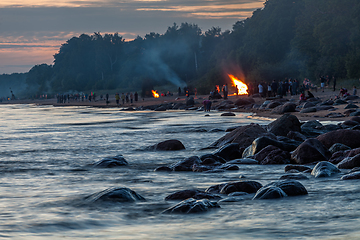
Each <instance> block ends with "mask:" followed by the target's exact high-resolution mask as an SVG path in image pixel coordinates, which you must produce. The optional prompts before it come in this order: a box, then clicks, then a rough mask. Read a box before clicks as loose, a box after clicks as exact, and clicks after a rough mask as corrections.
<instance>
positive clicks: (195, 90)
mask: <svg viewBox="0 0 360 240" xmlns="http://www.w3.org/2000/svg"><path fill="white" fill-rule="evenodd" d="M194 93H195V98H196V95H197V89H196V88H195V89H194ZM168 96H170V92H168Z"/></svg>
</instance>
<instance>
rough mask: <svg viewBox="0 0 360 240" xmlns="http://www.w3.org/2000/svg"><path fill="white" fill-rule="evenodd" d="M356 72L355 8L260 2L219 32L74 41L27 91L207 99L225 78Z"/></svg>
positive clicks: (308, 1)
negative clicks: (146, 90)
mask: <svg viewBox="0 0 360 240" xmlns="http://www.w3.org/2000/svg"><path fill="white" fill-rule="evenodd" d="M359 64H360V1H358V0H267V1H266V2H265V3H264V7H263V8H261V9H257V10H256V11H254V12H253V15H252V16H251V17H249V18H247V19H246V20H241V21H238V22H236V23H234V25H233V27H232V29H231V30H226V31H222V30H221V28H219V27H212V28H211V29H209V30H207V31H205V32H203V31H202V30H201V29H200V28H199V27H198V25H196V24H192V23H181V24H180V25H177V24H176V23H174V24H173V25H172V26H169V27H168V29H167V30H166V32H165V33H164V34H159V33H154V32H151V33H149V34H146V35H145V36H144V37H140V36H138V37H137V38H135V39H134V40H131V41H125V39H124V38H123V37H122V36H120V35H119V34H118V33H114V34H104V35H103V34H101V33H94V34H92V35H87V34H82V35H80V36H78V37H73V38H71V39H69V40H67V41H66V42H65V43H64V44H62V45H61V47H60V49H59V51H58V52H57V53H56V54H55V55H54V62H53V64H51V65H47V64H40V65H36V66H34V67H33V68H32V69H31V70H30V71H29V72H28V73H26V83H27V85H28V86H29V87H30V86H31V87H32V88H34V86H36V88H35V89H36V92H37V93H38V94H43V93H57V92H67V91H78V92H79V91H91V90H114V89H129V90H132V91H135V90H137V91H139V89H141V87H144V86H163V85H171V86H173V87H174V89H175V88H177V87H184V86H195V87H197V89H198V92H199V93H208V92H209V91H210V89H212V88H213V86H214V85H219V84H225V83H226V82H229V78H228V75H227V74H229V73H230V74H233V75H235V76H237V77H238V78H240V79H243V80H245V82H247V83H249V82H255V81H264V82H270V81H272V80H273V79H277V80H283V79H284V78H285V77H292V78H297V79H303V78H305V77H306V78H309V79H310V80H312V81H315V80H317V79H319V77H320V76H323V75H324V76H325V75H329V76H335V77H336V78H338V79H350V78H360V68H359ZM1 80H2V77H1V76H0V81H1Z"/></svg>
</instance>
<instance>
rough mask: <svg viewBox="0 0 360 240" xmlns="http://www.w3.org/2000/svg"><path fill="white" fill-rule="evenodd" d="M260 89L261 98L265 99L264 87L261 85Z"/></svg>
mask: <svg viewBox="0 0 360 240" xmlns="http://www.w3.org/2000/svg"><path fill="white" fill-rule="evenodd" d="M258 88H259V94H260V96H261V97H263V94H264V88H263V85H261V83H259V85H258Z"/></svg>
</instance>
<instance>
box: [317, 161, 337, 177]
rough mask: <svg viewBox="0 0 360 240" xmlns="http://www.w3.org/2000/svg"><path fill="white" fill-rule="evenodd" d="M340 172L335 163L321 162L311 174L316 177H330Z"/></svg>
mask: <svg viewBox="0 0 360 240" xmlns="http://www.w3.org/2000/svg"><path fill="white" fill-rule="evenodd" d="M339 172H340V170H339V169H338V168H337V167H336V166H335V165H334V164H332V163H330V162H319V163H318V164H316V166H315V167H314V169H313V170H312V172H311V175H313V176H314V177H315V178H319V177H330V176H331V175H334V174H336V173H339Z"/></svg>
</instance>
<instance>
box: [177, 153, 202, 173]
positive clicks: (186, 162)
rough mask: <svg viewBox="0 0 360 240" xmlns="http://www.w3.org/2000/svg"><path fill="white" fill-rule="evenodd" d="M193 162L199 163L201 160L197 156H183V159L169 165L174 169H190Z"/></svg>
mask: <svg viewBox="0 0 360 240" xmlns="http://www.w3.org/2000/svg"><path fill="white" fill-rule="evenodd" d="M194 164H198V165H201V160H200V158H199V157H198V156H192V157H188V158H185V159H183V160H181V161H179V162H177V163H175V164H173V165H171V166H170V167H171V168H172V169H173V170H174V171H192V170H193V165H194Z"/></svg>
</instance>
